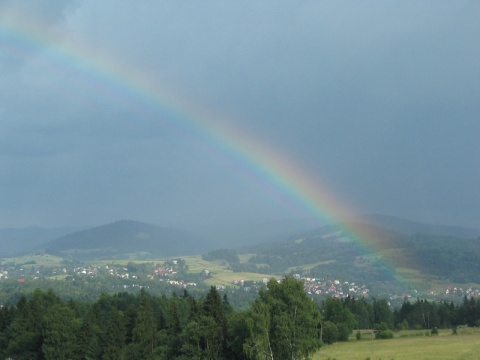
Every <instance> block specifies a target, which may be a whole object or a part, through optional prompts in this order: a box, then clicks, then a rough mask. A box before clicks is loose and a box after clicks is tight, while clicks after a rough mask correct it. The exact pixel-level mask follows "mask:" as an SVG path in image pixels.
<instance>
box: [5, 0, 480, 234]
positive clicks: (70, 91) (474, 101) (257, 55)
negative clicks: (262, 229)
mask: <svg viewBox="0 0 480 360" xmlns="http://www.w3.org/2000/svg"><path fill="white" fill-rule="evenodd" d="M479 18H480V3H479V2H478V1H421V2H418V1H363V2H357V1H302V2H293V1H237V2H231V1H181V2H178V1H169V2H166V1H141V2H138V1H119V0H115V1H113V0H112V1H109V0H102V1H93V0H92V1H82V0H78V1H60V0H58V1H41V0H37V1H33V0H31V1H26V0H25V1H21V2H19V1H5V0H4V1H1V0H0V169H1V171H0V227H21V226H30V225H41V226H45V227H55V226H71V225H98V224H103V223H106V222H111V221H114V220H118V219H134V220H140V221H145V222H150V223H155V224H159V225H181V224H193V225H200V224H206V225H213V224H224V223H235V222H237V221H238V222H262V221H269V220H276V219H282V218H293V217H308V216H312V215H313V214H312V213H310V212H309V210H308V209H307V208H306V207H304V206H303V205H302V203H301V202H298V201H297V200H296V199H295V197H294V196H293V197H292V196H290V195H289V194H288V193H286V192H285V191H284V189H282V188H280V187H276V185H275V184H274V182H273V181H271V182H269V179H265V178H264V177H262V175H261V174H260V173H258V171H256V170H255V169H254V168H253V167H252V166H251V165H249V160H247V161H242V159H241V155H240V156H238V153H237V154H236V155H235V153H232V152H231V151H230V150H231V149H230V150H229V149H228V147H227V149H226V148H225V147H222V146H221V144H219V143H218V142H216V141H215V138H214V139H213V140H214V141H212V139H211V138H209V137H208V136H206V135H205V133H202V132H198V131H196V130H195V128H194V127H193V123H190V122H189V120H187V121H184V120H182V119H180V118H179V117H178V116H177V115H176V110H175V109H174V111H173V112H172V111H165V110H164V109H162V107H160V106H157V107H156V106H153V107H152V106H150V105H149V104H148V103H145V102H144V101H143V99H142V97H141V96H139V97H135V96H133V95H134V94H133V95H132V94H131V93H129V92H128V81H127V83H125V82H123V83H122V81H120V82H116V81H115V79H113V80H112V79H108V78H102V76H101V73H102V69H103V70H105V68H101V67H100V64H103V65H102V66H107V68H108V65H109V64H115V66H116V69H117V70H115V71H118V69H125V70H127V69H128V70H129V71H134V72H132V74H137V75H138V76H140V77H143V78H146V79H149V81H150V82H151V83H152V84H158V88H159V89H162V91H166V93H167V94H166V95H165V96H166V97H168V98H170V99H173V100H172V102H173V103H175V104H176V105H175V106H177V110H181V109H178V107H179V105H178V104H194V105H192V108H191V109H190V110H189V111H190V115H189V116H190V117H191V118H195V117H196V115H195V114H196V111H197V110H198V109H204V110H205V114H216V115H215V116H216V118H215V122H216V124H218V126H219V127H223V126H225V124H227V125H228V126H235V127H238V128H239V129H242V131H244V132H246V133H250V134H252V136H254V138H255V139H256V140H255V141H256V142H257V143H263V144H265V146H268V147H270V148H272V149H275V152H276V154H277V156H279V157H285V158H289V159H292V161H293V162H294V163H295V164H296V166H298V168H300V169H305V170H306V172H308V173H309V174H311V180H312V181H314V182H318V185H319V187H320V188H327V189H329V192H330V193H331V196H332V197H334V198H335V199H338V201H339V202H342V203H344V204H346V206H347V207H349V208H351V209H354V210H355V211H357V212H358V213H381V214H387V215H394V216H400V217H405V218H408V219H412V220H417V221H421V222H428V223H435V224H456V225H467V226H472V227H477V228H478V227H480V223H479V219H480V191H479V184H480V146H479V134H480V118H479V115H480V66H479V64H480V22H479V21H478V19H479ZM62 49H63V50H62ZM65 49H67V50H65ZM68 49H71V50H72V51H71V52H70V53H69V52H68V51H69V50H68ZM62 51H64V52H63V53H62ZM69 56H70V57H69ZM82 63H83V64H89V65H88V66H91V67H90V68H88V67H87V68H82V67H79V66H81V65H82ZM96 64H98V66H99V67H98V68H96V66H97V65H96ZM112 66H113V65H112ZM129 74H130V73H128V74H125V77H124V79H128V78H129V77H130V78H132V77H137V75H129ZM125 89H127V90H125ZM125 91H126V93H125ZM177 100H178V101H177ZM165 102H166V103H170V102H169V101H167V100H165ZM180 107H181V106H180ZM192 109H193V110H192ZM202 116H203V117H205V115H202ZM202 116H200V115H199V116H198V119H196V120H198V121H200V124H202V121H203V120H202ZM207 127H208V126H207ZM252 153H253V154H254V153H255V152H254V151H253V152H252V151H251V152H250V154H252ZM250 160H252V159H250ZM265 165H268V164H265ZM326 207H327V209H326V210H327V212H328V206H326Z"/></svg>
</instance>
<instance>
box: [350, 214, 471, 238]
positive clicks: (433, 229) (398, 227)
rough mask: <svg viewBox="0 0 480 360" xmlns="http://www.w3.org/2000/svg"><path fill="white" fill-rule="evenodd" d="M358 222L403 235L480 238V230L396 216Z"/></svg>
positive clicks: (361, 218)
mask: <svg viewBox="0 0 480 360" xmlns="http://www.w3.org/2000/svg"><path fill="white" fill-rule="evenodd" d="M354 221H356V222H360V223H364V224H370V225H375V226H378V227H382V228H384V229H388V230H392V231H397V232H400V233H402V234H407V235H415V234H429V235H438V236H453V237H459V238H476V237H479V236H480V230H478V229H474V228H468V227H463V226H449V225H432V224H423V223H420V222H416V221H412V220H406V219H401V218H398V217H394V216H387V215H379V214H369V215H362V216H358V217H357V218H355V219H354Z"/></svg>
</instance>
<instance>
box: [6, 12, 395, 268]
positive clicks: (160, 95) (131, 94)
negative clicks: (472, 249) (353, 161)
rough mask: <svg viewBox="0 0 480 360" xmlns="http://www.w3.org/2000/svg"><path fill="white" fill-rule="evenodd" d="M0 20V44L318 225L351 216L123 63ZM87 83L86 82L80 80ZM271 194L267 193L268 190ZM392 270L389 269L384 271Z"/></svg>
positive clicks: (282, 159) (360, 232) (295, 170)
mask: <svg viewBox="0 0 480 360" xmlns="http://www.w3.org/2000/svg"><path fill="white" fill-rule="evenodd" d="M16 20H17V22H16V23H14V22H13V21H10V22H9V21H5V20H4V21H1V20H0V43H1V44H2V46H5V45H6V46H8V47H9V48H10V49H11V50H12V51H15V52H20V53H22V52H27V53H28V52H30V51H32V50H39V51H42V52H43V54H44V55H45V56H46V57H47V58H48V60H49V61H50V62H51V65H52V66H55V68H56V71H58V68H59V67H60V68H62V69H63V71H66V72H68V73H69V75H71V76H75V77H77V79H78V80H80V81H82V82H84V83H85V84H86V85H87V86H90V87H91V88H92V89H93V91H101V94H102V95H103V96H111V97H113V98H116V99H118V101H123V102H125V99H128V101H130V102H131V103H133V104H135V107H136V109H138V111H139V112H145V113H146V114H149V115H152V114H153V115H156V116H157V117H158V116H168V118H171V119H174V120H175V122H176V125H177V126H180V127H185V128H186V129H188V130H189V131H191V132H193V133H194V134H196V135H197V136H199V137H201V138H203V139H205V141H206V142H207V143H209V144H212V145H213V146H214V147H215V148H216V151H219V152H220V153H222V154H227V156H228V158H229V159H231V160H232V162H234V163H235V164H236V165H237V166H240V167H241V168H242V169H244V170H245V169H246V170H247V172H248V173H251V174H252V173H253V174H254V176H255V178H257V179H260V181H261V183H262V184H263V190H265V191H267V192H268V193H269V194H271V195H272V196H275V194H277V196H278V194H280V197H282V198H285V197H286V198H288V199H289V200H290V203H292V204H295V206H298V207H299V208H301V209H304V210H307V211H308V212H309V213H311V214H312V215H313V216H315V217H316V218H318V219H319V220H321V221H322V222H324V223H338V222H340V221H341V219H342V218H351V217H353V216H354V215H355V212H354V211H353V210H352V209H351V208H350V207H349V206H347V205H346V204H345V203H344V202H343V201H341V200H340V198H339V197H337V196H335V195H334V194H333V193H332V191H331V190H330V189H329V188H328V187H327V186H325V185H324V184H323V182H322V181H321V179H319V178H318V177H317V176H314V175H312V174H311V173H309V171H308V170H307V169H305V168H304V167H301V166H299V165H298V164H297V162H296V161H294V159H292V158H290V157H289V156H288V155H287V154H286V153H284V152H282V151H280V150H279V149H276V148H274V147H272V146H271V145H269V144H268V143H267V142H265V140H264V139H260V138H258V137H257V136H255V135H254V134H252V133H249V132H248V131H247V130H246V129H244V128H240V127H238V126H235V125H233V123H234V122H233V121H226V117H225V116H222V115H221V114H217V113H215V112H213V111H211V110H207V109H205V108H203V107H202V106H200V105H198V104H194V103H193V102H192V101H191V100H189V101H187V100H185V99H184V98H183V97H182V96H181V95H180V94H179V93H178V92H176V91H173V90H172V88H170V87H167V86H162V85H161V84H159V83H158V82H154V81H152V80H151V78H152V77H149V76H147V75H148V74H146V73H143V72H142V71H141V70H140V69H136V68H133V67H130V66H127V64H125V63H122V62H119V61H118V60H115V59H114V58H112V57H109V56H106V55H105V54H101V53H99V52H96V51H95V50H93V49H90V48H88V47H87V46H85V45H84V44H82V43H80V42H73V41H72V40H70V42H67V41H65V40H64V39H62V38H61V37H58V36H55V35H52V34H51V33H48V32H45V31H43V30H42V29H41V27H40V26H38V24H31V23H30V24H28V25H26V24H25V23H21V26H19V25H18V24H19V22H18V19H16ZM85 79H87V80H85ZM272 189H273V190H272ZM342 230H343V231H346V232H347V233H348V234H349V235H351V236H352V237H353V238H355V239H356V240H357V241H359V242H360V243H361V244H362V245H363V246H365V247H367V248H370V249H371V250H375V249H376V248H378V247H379V245H378V242H376V241H372V240H371V239H372V234H370V233H369V232H368V230H364V229H363V228H362V227H357V226H354V227H352V226H350V227H348V226H346V225H343V226H342ZM389 267H390V269H392V270H393V267H391V266H389Z"/></svg>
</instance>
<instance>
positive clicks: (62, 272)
mask: <svg viewBox="0 0 480 360" xmlns="http://www.w3.org/2000/svg"><path fill="white" fill-rule="evenodd" d="M292 276H293V277H295V278H296V279H299V280H302V281H303V282H304V284H305V292H306V293H308V294H309V295H312V296H319V297H334V298H346V297H348V296H350V297H354V298H369V297H371V296H376V295H372V294H374V291H372V290H371V289H370V288H369V287H368V286H367V285H365V284H357V283H355V282H351V281H347V280H338V279H327V278H318V277H309V276H306V275H303V274H298V273H296V274H292ZM101 278H104V279H107V280H108V279H110V281H109V283H112V287H113V288H115V289H117V290H118V291H122V290H126V289H134V288H147V289H149V288H151V287H152V286H155V285H156V287H158V286H160V285H164V286H171V287H177V288H179V289H192V288H198V290H199V291H201V289H206V288H207V287H208V286H209V285H207V284H206V283H205V280H207V279H209V281H208V284H215V282H214V281H212V279H214V278H212V273H211V272H210V270H209V269H203V270H202V271H199V272H191V271H189V268H188V266H187V265H186V263H185V261H184V260H183V259H181V258H178V259H172V260H167V261H165V262H163V263H153V262H147V263H133V262H131V263H127V264H124V263H123V264H116V263H115V262H113V261H112V262H109V263H108V264H107V263H105V264H80V263H75V262H65V263H63V264H61V265H60V266H41V265H38V264H36V263H34V262H29V263H24V264H21V265H20V264H12V263H3V264H0V282H1V281H8V280H10V281H17V282H18V283H24V282H26V281H29V282H32V281H33V282H34V281H36V280H40V279H43V280H66V281H93V280H95V281H98V280H100V279H101ZM268 280H269V278H263V279H262V280H261V281H253V280H249V279H246V278H245V279H243V278H239V279H235V280H233V281H232V282H231V284H230V286H226V285H224V284H223V285H219V284H215V286H216V287H217V289H218V290H219V291H225V290H226V289H227V288H229V287H230V288H233V289H237V290H242V291H243V292H245V293H249V294H251V296H255V294H257V293H258V291H259V290H260V289H261V288H262V287H265V285H266V284H267V282H268ZM464 296H467V297H469V298H470V297H475V298H478V297H479V296H480V289H479V288H474V287H472V286H467V287H465V286H463V287H462V286H454V285H447V286H446V287H445V289H444V290H443V291H433V290H429V291H427V292H426V293H425V294H421V293H418V292H417V291H416V290H415V291H414V292H413V294H412V293H409V292H405V293H401V294H387V298H388V299H389V300H391V301H396V302H403V300H405V299H409V298H417V297H422V298H423V297H425V298H427V297H428V299H432V300H445V299H449V300H450V299H453V300H454V299H461V298H463V297H464Z"/></svg>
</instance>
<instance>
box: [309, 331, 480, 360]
mask: <svg viewBox="0 0 480 360" xmlns="http://www.w3.org/2000/svg"><path fill="white" fill-rule="evenodd" d="M425 334H426V332H425V331H413V330H412V331H400V332H396V333H395V337H394V338H393V339H390V340H373V341H372V340H369V338H370V339H371V334H370V333H368V332H367V331H366V330H365V332H363V333H362V339H361V340H354V339H351V340H350V341H348V342H338V343H334V344H332V345H327V346H324V347H322V349H321V351H319V352H318V353H317V354H315V356H314V357H313V360H326V359H329V360H334V359H335V360H366V359H370V360H413V359H414V360H478V359H480V329H472V328H467V329H458V330H457V335H453V334H452V330H441V331H440V333H439V335H438V336H426V335H425Z"/></svg>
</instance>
